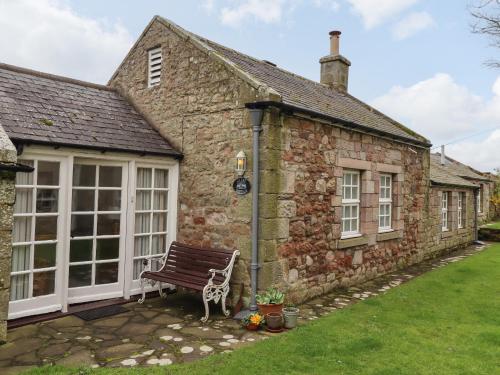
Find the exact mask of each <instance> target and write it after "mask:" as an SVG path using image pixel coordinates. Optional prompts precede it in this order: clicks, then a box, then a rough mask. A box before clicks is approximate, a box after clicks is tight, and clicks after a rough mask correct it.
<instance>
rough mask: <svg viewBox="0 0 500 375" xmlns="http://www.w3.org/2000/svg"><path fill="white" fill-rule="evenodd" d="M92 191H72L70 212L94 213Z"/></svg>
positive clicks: (93, 192)
mask: <svg viewBox="0 0 500 375" xmlns="http://www.w3.org/2000/svg"><path fill="white" fill-rule="evenodd" d="M94 194H95V191H94V190H73V197H72V210H73V211H75V212H78V211H87V212H88V211H94V205H95V202H94V196H95V195H94Z"/></svg>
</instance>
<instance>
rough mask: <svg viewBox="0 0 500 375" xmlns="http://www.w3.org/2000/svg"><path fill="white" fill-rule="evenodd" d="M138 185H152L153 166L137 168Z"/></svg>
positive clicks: (147, 186)
mask: <svg viewBox="0 0 500 375" xmlns="http://www.w3.org/2000/svg"><path fill="white" fill-rule="evenodd" d="M136 185H137V187H138V188H150V187H151V168H137V184H136Z"/></svg>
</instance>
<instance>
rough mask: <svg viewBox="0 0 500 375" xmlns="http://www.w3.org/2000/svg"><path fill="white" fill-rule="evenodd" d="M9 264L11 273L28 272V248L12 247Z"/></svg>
mask: <svg viewBox="0 0 500 375" xmlns="http://www.w3.org/2000/svg"><path fill="white" fill-rule="evenodd" d="M11 264H12V266H11V270H12V272H16V271H26V270H28V269H29V268H30V246H29V245H28V246H14V247H13V248H12V261H11Z"/></svg>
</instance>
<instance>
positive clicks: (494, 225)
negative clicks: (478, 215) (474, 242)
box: [486, 221, 500, 229]
mask: <svg viewBox="0 0 500 375" xmlns="http://www.w3.org/2000/svg"><path fill="white" fill-rule="evenodd" d="M486 228H492V229H500V221H497V222H494V223H489V224H486Z"/></svg>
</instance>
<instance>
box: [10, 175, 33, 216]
mask: <svg viewBox="0 0 500 375" xmlns="http://www.w3.org/2000/svg"><path fill="white" fill-rule="evenodd" d="M18 174H19V173H18ZM32 206H33V189H32V188H28V189H19V188H18V189H16V203H15V204H14V213H15V214H28V213H31V212H33V207H32Z"/></svg>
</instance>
